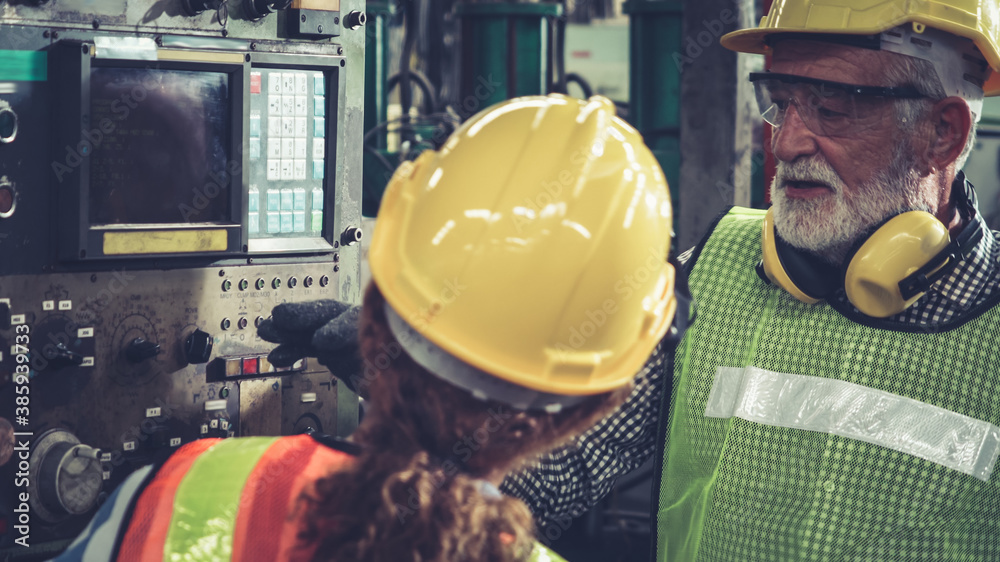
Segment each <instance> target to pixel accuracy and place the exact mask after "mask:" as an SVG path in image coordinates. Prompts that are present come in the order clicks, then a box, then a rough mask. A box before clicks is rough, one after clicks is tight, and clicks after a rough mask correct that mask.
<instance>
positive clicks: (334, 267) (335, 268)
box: [333, 265, 340, 273]
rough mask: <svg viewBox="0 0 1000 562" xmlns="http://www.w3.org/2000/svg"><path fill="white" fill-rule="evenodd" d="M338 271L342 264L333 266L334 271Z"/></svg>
mask: <svg viewBox="0 0 1000 562" xmlns="http://www.w3.org/2000/svg"><path fill="white" fill-rule="evenodd" d="M338 271H340V266H339V265H335V266H333V272H334V273H336V272H338Z"/></svg>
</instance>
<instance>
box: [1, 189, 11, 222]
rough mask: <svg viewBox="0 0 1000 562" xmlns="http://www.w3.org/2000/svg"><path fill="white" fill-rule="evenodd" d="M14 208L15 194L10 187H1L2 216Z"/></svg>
mask: <svg viewBox="0 0 1000 562" xmlns="http://www.w3.org/2000/svg"><path fill="white" fill-rule="evenodd" d="M13 208H14V192H13V191H11V190H10V188H9V187H0V215H6V214H7V213H9V212H10V210H11V209H13Z"/></svg>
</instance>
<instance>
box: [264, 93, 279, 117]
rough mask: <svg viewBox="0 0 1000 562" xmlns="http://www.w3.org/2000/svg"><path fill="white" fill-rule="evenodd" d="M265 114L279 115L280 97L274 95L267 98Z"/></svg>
mask: <svg viewBox="0 0 1000 562" xmlns="http://www.w3.org/2000/svg"><path fill="white" fill-rule="evenodd" d="M267 114H268V115H281V96H277V95H274V94H271V95H270V96H267Z"/></svg>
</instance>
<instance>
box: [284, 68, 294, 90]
mask: <svg viewBox="0 0 1000 562" xmlns="http://www.w3.org/2000/svg"><path fill="white" fill-rule="evenodd" d="M281 93H282V94H294V93H295V74H294V73H292V72H286V73H284V74H282V75H281Z"/></svg>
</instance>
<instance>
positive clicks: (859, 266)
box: [757, 173, 985, 318]
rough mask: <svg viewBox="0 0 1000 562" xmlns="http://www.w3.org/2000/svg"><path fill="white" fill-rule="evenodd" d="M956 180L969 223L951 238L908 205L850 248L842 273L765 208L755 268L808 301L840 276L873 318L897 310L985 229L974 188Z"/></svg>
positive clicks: (955, 260)
mask: <svg viewBox="0 0 1000 562" xmlns="http://www.w3.org/2000/svg"><path fill="white" fill-rule="evenodd" d="M956 184H960V185H961V186H962V189H961V191H959V192H958V197H960V198H961V200H960V201H957V203H958V208H959V212H960V213H961V214H962V215H963V216H964V218H965V219H966V221H967V224H966V226H965V228H963V229H962V232H961V233H959V235H958V236H957V237H956V238H955V239H954V240H951V239H950V237H949V233H948V229H947V228H946V227H945V226H944V225H943V224H942V223H941V221H939V220H937V218H935V217H934V216H933V215H931V214H930V213H926V212H924V211H908V212H905V213H902V214H899V215H897V216H895V217H892V218H891V219H889V220H888V221H886V223H885V224H883V225H882V226H880V227H879V228H878V229H877V230H876V231H875V232H874V233H872V234H871V235H870V236H869V237H867V238H866V239H865V240H864V242H863V243H862V244H860V246H858V248H857V249H856V250H855V251H854V252H853V253H852V254H849V255H848V257H847V259H846V260H845V261H846V267H844V269H843V274H842V275H837V274H836V273H835V270H832V269H831V268H830V266H828V265H827V264H825V263H824V262H821V261H820V260H818V259H816V258H815V257H813V256H811V255H810V254H808V253H807V252H803V251H801V250H798V249H796V248H794V247H793V246H791V245H789V244H788V243H787V242H785V241H784V240H782V239H781V237H780V236H778V235H777V233H776V232H775V230H774V221H773V217H772V215H771V211H770V210H768V212H767V215H766V216H765V218H764V232H763V236H762V237H761V246H762V250H763V259H762V260H761V263H760V264H758V265H757V273H758V275H761V278H762V279H764V280H765V281H767V282H772V283H774V284H776V285H778V286H779V287H781V288H783V289H785V290H786V291H787V292H788V293H789V294H791V295H792V296H793V297H795V298H796V299H798V300H800V301H802V302H805V303H808V304H813V303H816V302H819V300H821V299H824V298H827V297H828V296H829V295H830V294H832V293H833V292H834V291H835V290H836V289H837V288H838V285H837V283H836V282H833V283H831V282H830V280H838V279H839V280H842V281H843V287H844V291H845V293H846V294H847V298H848V300H849V301H850V302H851V304H853V305H854V307H855V308H857V309H858V310H859V311H860V312H862V313H863V314H866V315H868V316H871V317H874V318H885V317H888V316H892V315H894V314H898V313H900V312H902V311H904V310H906V308H908V307H909V306H911V305H912V304H913V303H914V302H916V301H917V300H918V299H919V298H920V297H921V296H923V294H924V293H925V292H927V290H928V289H930V287H931V285H933V284H934V283H936V282H937V281H938V280H940V279H941V278H943V277H944V276H945V275H947V274H948V273H950V272H951V271H952V270H953V269H954V268H955V266H956V265H958V262H959V261H961V260H963V259H967V258H968V257H969V256H970V255H971V253H972V251H973V250H974V249H975V248H976V245H977V244H979V242H980V240H982V238H983V236H984V234H985V225H984V223H983V220H982V217H980V216H979V213H978V211H977V209H976V193H975V190H974V189H973V188H972V185H971V184H969V182H968V181H966V180H965V176H964V174H961V173H960V174H959V176H958V177H957V178H956Z"/></svg>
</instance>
